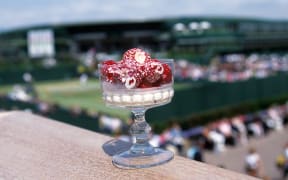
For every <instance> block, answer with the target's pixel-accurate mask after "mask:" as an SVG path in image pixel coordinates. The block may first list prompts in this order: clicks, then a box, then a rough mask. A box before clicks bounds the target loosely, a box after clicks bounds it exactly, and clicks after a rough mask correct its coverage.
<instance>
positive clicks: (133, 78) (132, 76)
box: [125, 69, 142, 89]
mask: <svg viewBox="0 0 288 180" xmlns="http://www.w3.org/2000/svg"><path fill="white" fill-rule="evenodd" d="M141 82H142V74H141V73H140V72H139V71H137V70H136V69H134V70H133V69H130V70H128V71H127V72H126V77H125V87H126V88H128V89H132V88H137V87H138V86H139V85H140V83H141Z"/></svg>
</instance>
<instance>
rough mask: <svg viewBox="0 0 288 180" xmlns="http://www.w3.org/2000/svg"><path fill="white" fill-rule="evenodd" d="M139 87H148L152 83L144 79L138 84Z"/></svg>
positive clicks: (151, 85)
mask: <svg viewBox="0 0 288 180" xmlns="http://www.w3.org/2000/svg"><path fill="white" fill-rule="evenodd" d="M138 87H139V88H150V87H153V84H151V83H149V82H148V81H146V80H145V79H144V80H143V81H142V82H141V83H140V84H139V86H138Z"/></svg>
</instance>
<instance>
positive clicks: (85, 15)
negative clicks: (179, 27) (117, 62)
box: [0, 0, 288, 31]
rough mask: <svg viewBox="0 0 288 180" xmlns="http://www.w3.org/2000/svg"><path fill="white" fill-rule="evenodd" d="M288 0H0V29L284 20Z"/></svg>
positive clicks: (287, 18)
mask: <svg viewBox="0 0 288 180" xmlns="http://www.w3.org/2000/svg"><path fill="white" fill-rule="evenodd" d="M287 9H288V0H0V31H1V30H8V29H13V28H19V27H27V26H34V25H42V24H61V23H75V22H91V21H92V22H93V21H95V22H97V21H102V22H103V21H117V20H121V21H122V20H146V19H157V18H165V17H179V16H221V17H223V16H228V17H229V16H230V17H231V16H237V17H252V18H262V19H263V18H264V19H281V20H283V19H284V20H288V10H287Z"/></svg>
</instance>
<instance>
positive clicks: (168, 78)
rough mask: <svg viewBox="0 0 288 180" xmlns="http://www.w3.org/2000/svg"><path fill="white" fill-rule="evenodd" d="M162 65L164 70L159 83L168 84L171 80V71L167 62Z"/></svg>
mask: <svg viewBox="0 0 288 180" xmlns="http://www.w3.org/2000/svg"><path fill="white" fill-rule="evenodd" d="M162 66H163V69H164V71H163V74H162V77H161V84H168V83H170V82H172V71H171V68H170V66H169V65H168V64H164V63H163V64H162Z"/></svg>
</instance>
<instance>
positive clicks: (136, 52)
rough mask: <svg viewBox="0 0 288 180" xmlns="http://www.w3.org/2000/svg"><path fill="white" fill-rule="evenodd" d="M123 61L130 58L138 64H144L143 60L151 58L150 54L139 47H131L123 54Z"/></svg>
mask: <svg viewBox="0 0 288 180" xmlns="http://www.w3.org/2000/svg"><path fill="white" fill-rule="evenodd" d="M122 59H123V60H124V61H126V60H132V61H136V62H137V63H138V64H144V63H145V62H147V61H149V60H150V59H151V56H150V55H149V54H148V53H147V52H145V51H143V50H142V49H139V48H133V49H129V50H128V51H126V52H125V53H124V54H123V58H122Z"/></svg>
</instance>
